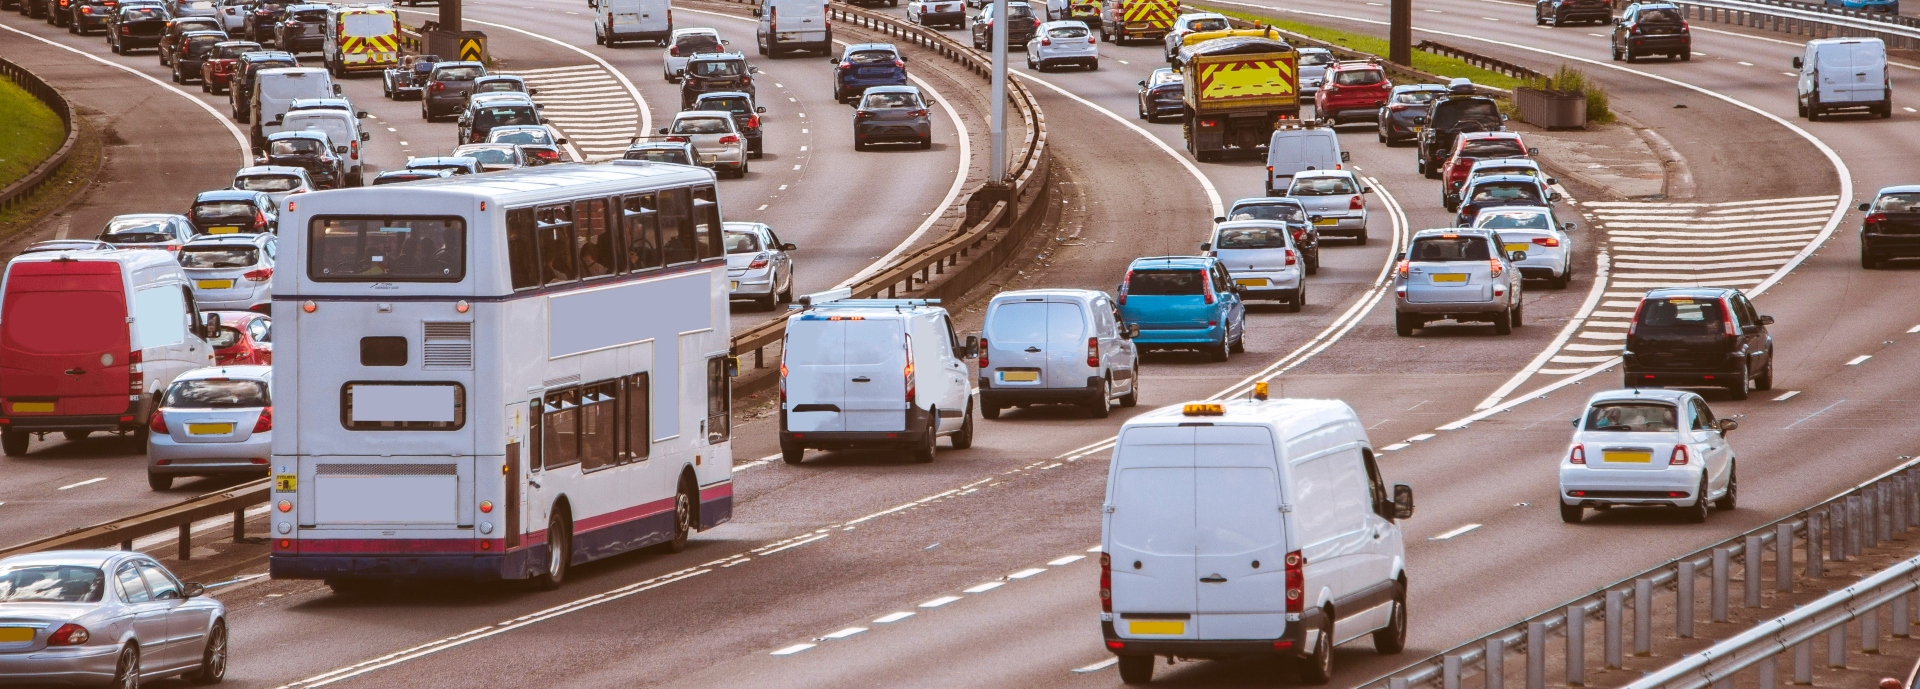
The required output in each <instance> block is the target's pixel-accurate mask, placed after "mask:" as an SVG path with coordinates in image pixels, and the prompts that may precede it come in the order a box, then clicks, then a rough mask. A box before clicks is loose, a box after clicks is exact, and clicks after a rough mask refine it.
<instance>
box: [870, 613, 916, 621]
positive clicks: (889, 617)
mask: <svg viewBox="0 0 1920 689" xmlns="http://www.w3.org/2000/svg"><path fill="white" fill-rule="evenodd" d="M909 617H913V613H910V612H890V613H887V614H885V615H881V616H880V617H878V618H876V619H874V621H873V623H874V624H893V623H895V622H899V621H901V620H904V619H907V618H909Z"/></svg>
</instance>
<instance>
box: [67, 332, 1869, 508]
mask: <svg viewBox="0 0 1920 689" xmlns="http://www.w3.org/2000/svg"><path fill="white" fill-rule="evenodd" d="M1872 358H1873V355H1872V354H1862V355H1860V356H1856V357H1854V358H1853V359H1851V360H1849V361H1847V365H1848V366H1859V365H1861V364H1864V363H1867V360H1868V359H1872ZM105 480H106V479H102V478H97V479H94V481H105ZM92 482H93V481H88V483H92ZM74 485H76V486H77V485H81V484H78V483H76V484H74ZM60 490H66V488H62V489H60Z"/></svg>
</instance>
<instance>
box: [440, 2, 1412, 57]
mask: <svg viewBox="0 0 1920 689" xmlns="http://www.w3.org/2000/svg"><path fill="white" fill-rule="evenodd" d="M443 1H444V0H443ZM1387 18H1388V20H1389V21H1388V27H1387V61H1388V62H1392V63H1394V64H1396V65H1405V66H1409V67H1411V66H1413V0H1393V7H1392V8H1391V10H1390V11H1389V12H1388V17H1387Z"/></svg>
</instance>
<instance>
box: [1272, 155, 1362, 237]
mask: <svg viewBox="0 0 1920 689" xmlns="http://www.w3.org/2000/svg"><path fill="white" fill-rule="evenodd" d="M1371 193H1373V187H1369V186H1366V185H1364V184H1361V183H1360V178H1359V177H1358V176H1355V175H1354V174H1353V173H1352V172H1348V171H1346V170H1303V171H1301V172H1300V173H1298V174H1295V175H1294V176H1293V184H1292V186H1289V187H1287V194H1286V195H1287V198H1291V199H1293V200H1295V201H1299V202H1300V206H1301V207H1302V208H1305V209H1306V211H1307V215H1308V216H1310V217H1312V218H1313V224H1314V226H1315V227H1318V228H1319V229H1320V234H1321V235H1324V236H1328V237H1353V238H1354V239H1355V240H1357V241H1359V242H1361V243H1365V242H1366V239H1367V197H1366V195H1367V194H1371Z"/></svg>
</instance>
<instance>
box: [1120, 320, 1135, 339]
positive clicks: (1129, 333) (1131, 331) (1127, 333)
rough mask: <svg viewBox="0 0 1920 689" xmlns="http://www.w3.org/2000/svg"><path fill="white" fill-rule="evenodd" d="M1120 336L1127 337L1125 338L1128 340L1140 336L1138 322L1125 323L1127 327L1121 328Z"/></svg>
mask: <svg viewBox="0 0 1920 689" xmlns="http://www.w3.org/2000/svg"><path fill="white" fill-rule="evenodd" d="M1120 336H1121V337H1124V338H1127V339H1129V340H1131V339H1133V338H1136V337H1139V336H1140V324H1139V323H1128V324H1127V327H1126V329H1124V330H1121V331H1120Z"/></svg>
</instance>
